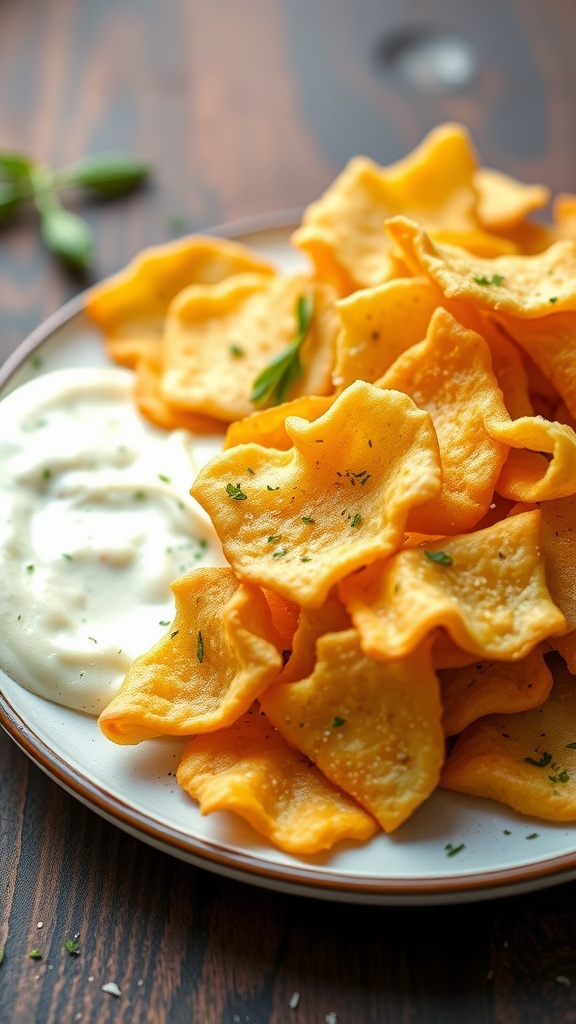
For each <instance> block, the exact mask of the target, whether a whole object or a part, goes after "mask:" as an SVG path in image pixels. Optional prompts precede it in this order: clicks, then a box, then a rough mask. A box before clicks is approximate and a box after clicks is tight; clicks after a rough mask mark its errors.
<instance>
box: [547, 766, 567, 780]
mask: <svg viewBox="0 0 576 1024" xmlns="http://www.w3.org/2000/svg"><path fill="white" fill-rule="evenodd" d="M548 778H549V779H550V782H568V780H569V779H570V774H569V772H568V771H567V770H566V768H563V769H562V771H561V772H560V773H559V774H558V775H549V776H548Z"/></svg>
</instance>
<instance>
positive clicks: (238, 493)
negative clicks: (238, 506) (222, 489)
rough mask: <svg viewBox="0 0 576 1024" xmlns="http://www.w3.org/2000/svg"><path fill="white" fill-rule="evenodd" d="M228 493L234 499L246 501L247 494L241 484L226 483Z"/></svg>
mask: <svg viewBox="0 0 576 1024" xmlns="http://www.w3.org/2000/svg"><path fill="white" fill-rule="evenodd" d="M226 494H228V495H229V496H230V497H231V498H233V499H234V501H246V497H247V495H246V494H244V491H243V490H242V488H241V487H240V484H236V486H234V484H226Z"/></svg>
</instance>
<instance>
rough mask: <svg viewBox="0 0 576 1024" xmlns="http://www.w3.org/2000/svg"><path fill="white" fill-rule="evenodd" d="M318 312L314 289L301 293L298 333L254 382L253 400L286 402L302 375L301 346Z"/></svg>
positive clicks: (297, 319)
mask: <svg viewBox="0 0 576 1024" xmlns="http://www.w3.org/2000/svg"><path fill="white" fill-rule="evenodd" d="M313 315H314V292H312V291H310V292H308V293H307V294H306V295H300V296H299V298H298V299H297V301H296V328H297V329H296V336H295V337H294V339H293V341H291V342H290V344H289V345H288V347H287V348H285V349H284V350H283V351H282V352H280V353H279V354H278V355H277V356H274V358H273V359H271V360H270V362H269V363H268V366H266V367H265V368H264V369H263V370H262V372H261V373H260V374H258V376H257V377H256V380H255V381H254V384H253V385H252V394H251V395H250V401H251V402H255V403H258V402H266V401H269V400H270V401H272V403H273V404H274V405H278V404H279V403H280V402H283V401H284V400H285V398H286V396H287V394H288V392H289V391H290V388H291V387H292V385H293V384H294V383H295V382H296V381H297V380H298V378H299V377H301V375H302V364H301V362H300V349H301V348H302V345H303V344H304V341H305V340H306V337H307V334H308V331H309V330H310V325H311V323H312V318H313Z"/></svg>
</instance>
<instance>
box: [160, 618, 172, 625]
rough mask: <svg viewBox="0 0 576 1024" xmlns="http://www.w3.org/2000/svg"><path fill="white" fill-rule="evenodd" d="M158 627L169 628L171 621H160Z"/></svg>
mask: <svg viewBox="0 0 576 1024" xmlns="http://www.w3.org/2000/svg"><path fill="white" fill-rule="evenodd" d="M158 625H159V626H169V625H170V620H169V619H160V622H159V623H158Z"/></svg>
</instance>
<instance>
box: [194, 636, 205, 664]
mask: <svg viewBox="0 0 576 1024" xmlns="http://www.w3.org/2000/svg"><path fill="white" fill-rule="evenodd" d="M196 657H197V658H198V662H199V663H200V665H201V664H202V662H203V661H204V640H203V637H202V631H201V630H200V629H199V630H198V639H197V641H196Z"/></svg>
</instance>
